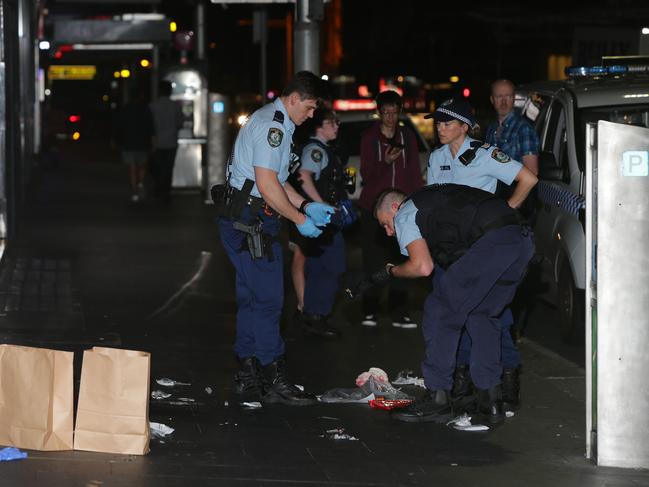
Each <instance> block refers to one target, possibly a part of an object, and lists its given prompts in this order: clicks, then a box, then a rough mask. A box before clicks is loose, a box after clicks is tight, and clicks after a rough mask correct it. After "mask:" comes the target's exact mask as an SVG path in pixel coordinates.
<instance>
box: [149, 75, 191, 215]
mask: <svg viewBox="0 0 649 487" xmlns="http://www.w3.org/2000/svg"><path fill="white" fill-rule="evenodd" d="M171 91H172V84H171V82H170V81H161V82H160V86H159V89H158V94H159V95H158V98H157V99H156V100H154V101H152V102H151V104H150V105H149V107H150V109H151V113H152V115H153V128H154V130H153V150H154V152H153V167H152V173H153V174H152V175H153V178H154V182H155V196H156V198H158V200H159V201H160V202H161V203H163V204H168V203H169V202H170V201H171V182H172V178H173V170H174V160H175V159H176V150H177V148H178V131H179V130H180V128H181V127H182V124H183V114H182V108H181V106H180V105H179V104H178V103H177V102H175V101H173V100H172V99H171V98H170V96H171Z"/></svg>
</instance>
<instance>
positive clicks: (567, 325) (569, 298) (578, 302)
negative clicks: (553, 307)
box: [557, 260, 585, 345]
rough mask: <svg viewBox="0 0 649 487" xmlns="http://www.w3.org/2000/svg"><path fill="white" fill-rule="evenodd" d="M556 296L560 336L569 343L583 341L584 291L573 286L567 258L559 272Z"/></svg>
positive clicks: (573, 281)
mask: <svg viewBox="0 0 649 487" xmlns="http://www.w3.org/2000/svg"><path fill="white" fill-rule="evenodd" d="M557 298H558V299H557V304H558V307H559V326H560V332H561V338H562V339H563V341H564V342H566V343H568V344H571V345H576V344H580V343H583V341H584V307H585V303H584V300H585V293H584V291H583V289H577V286H575V279H574V277H573V276H572V270H571V269H570V264H569V262H568V261H567V260H564V261H563V264H562V265H561V271H560V272H559V283H558V290H557Z"/></svg>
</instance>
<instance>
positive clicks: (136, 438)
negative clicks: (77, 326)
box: [74, 347, 151, 455]
mask: <svg viewBox="0 0 649 487" xmlns="http://www.w3.org/2000/svg"><path fill="white" fill-rule="evenodd" d="M150 369H151V355H150V354H149V353H146V352H138V351H134V350H121V349H116V348H104V347H94V348H93V349H92V350H86V351H85V352H84V353H83V364H82V367H81V384H80V387H79V402H78V406H77V419H76V424H75V429H74V449H75V450H89V451H97V452H105V453H125V454H134V455H144V454H146V453H148V452H149V440H150V432H149V386H150V379H149V374H150Z"/></svg>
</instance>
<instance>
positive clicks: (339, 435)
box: [320, 428, 358, 441]
mask: <svg viewBox="0 0 649 487" xmlns="http://www.w3.org/2000/svg"><path fill="white" fill-rule="evenodd" d="M320 437H321V438H327V439H329V440H346V441H358V438H356V437H355V436H352V435H350V434H348V433H346V432H345V428H335V429H332V430H327V431H325V434H324V435H320Z"/></svg>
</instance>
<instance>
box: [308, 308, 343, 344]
mask: <svg viewBox="0 0 649 487" xmlns="http://www.w3.org/2000/svg"><path fill="white" fill-rule="evenodd" d="M302 326H303V327H304V331H305V332H306V333H308V334H309V335H315V336H319V337H322V338H339V337H340V331H339V330H337V329H336V328H334V327H333V326H331V325H330V324H329V323H328V322H327V317H326V316H322V315H313V314H309V313H303V315H302Z"/></svg>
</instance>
